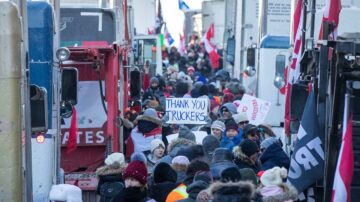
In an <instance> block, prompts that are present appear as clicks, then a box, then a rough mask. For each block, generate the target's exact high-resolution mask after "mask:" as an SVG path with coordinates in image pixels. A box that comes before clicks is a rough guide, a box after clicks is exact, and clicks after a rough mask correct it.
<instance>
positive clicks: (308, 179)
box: [288, 91, 324, 193]
mask: <svg viewBox="0 0 360 202" xmlns="http://www.w3.org/2000/svg"><path fill="white" fill-rule="evenodd" d="M323 176H324V140H323V135H321V134H320V130H319V123H318V119H317V115H316V103H315V95H314V92H313V91H312V92H311V93H310V95H309V97H308V98H307V101H306V105H305V108H304V113H303V115H302V117H301V122H300V128H299V131H298V134H297V138H296V142H295V148H294V153H293V155H292V156H291V163H290V169H289V175H288V181H289V182H290V183H291V184H292V185H293V186H294V187H295V188H296V189H297V190H298V192H299V193H301V192H303V191H304V190H305V189H306V188H308V187H309V186H311V185H312V184H314V183H315V182H316V180H319V179H321V178H322V177H323Z"/></svg>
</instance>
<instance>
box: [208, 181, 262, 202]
mask: <svg viewBox="0 0 360 202" xmlns="http://www.w3.org/2000/svg"><path fill="white" fill-rule="evenodd" d="M210 190H211V194H212V195H213V197H214V199H213V202H225V201H251V199H252V197H253V196H254V192H255V187H254V185H253V184H251V183H250V182H241V181H240V182H225V183H224V182H218V183H214V184H212V185H211V186H210Z"/></svg>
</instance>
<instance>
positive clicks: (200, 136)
mask: <svg viewBox="0 0 360 202" xmlns="http://www.w3.org/2000/svg"><path fill="white" fill-rule="evenodd" d="M192 132H193V133H194V134H195V139H196V143H197V144H202V141H203V139H204V138H205V137H206V136H208V134H207V133H206V132H205V131H192ZM178 136H179V133H175V134H171V135H168V136H166V139H167V141H168V143H169V144H170V143H171V141H173V140H175V139H176V138H177V137H178Z"/></svg>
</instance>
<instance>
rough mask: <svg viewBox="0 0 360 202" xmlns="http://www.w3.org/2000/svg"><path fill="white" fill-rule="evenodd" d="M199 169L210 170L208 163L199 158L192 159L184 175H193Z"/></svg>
mask: <svg viewBox="0 0 360 202" xmlns="http://www.w3.org/2000/svg"><path fill="white" fill-rule="evenodd" d="M199 171H210V167H209V164H207V163H205V162H204V161H200V160H194V161H192V162H191V163H190V164H189V166H188V167H187V169H186V176H195V174H196V173H197V172H199Z"/></svg>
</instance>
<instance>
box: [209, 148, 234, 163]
mask: <svg viewBox="0 0 360 202" xmlns="http://www.w3.org/2000/svg"><path fill="white" fill-rule="evenodd" d="M232 160H233V155H232V154H231V152H230V151H229V150H228V149H226V148H217V149H215V151H214V153H213V157H212V162H213V163H214V162H217V161H232Z"/></svg>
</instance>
